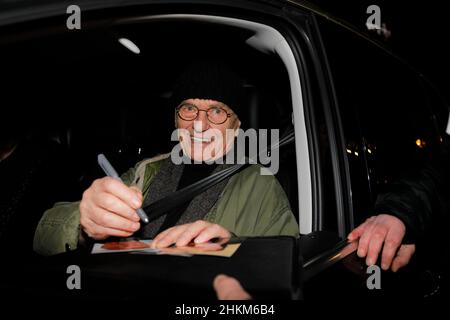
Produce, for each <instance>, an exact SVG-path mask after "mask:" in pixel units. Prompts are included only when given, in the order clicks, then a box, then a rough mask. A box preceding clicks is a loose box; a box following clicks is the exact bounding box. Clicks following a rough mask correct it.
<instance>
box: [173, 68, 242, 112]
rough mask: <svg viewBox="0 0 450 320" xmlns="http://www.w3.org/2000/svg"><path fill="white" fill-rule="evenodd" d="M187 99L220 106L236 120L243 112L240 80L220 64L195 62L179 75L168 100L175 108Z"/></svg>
mask: <svg viewBox="0 0 450 320" xmlns="http://www.w3.org/2000/svg"><path fill="white" fill-rule="evenodd" d="M187 99H210V100H216V101H219V102H222V103H224V104H226V105H227V106H228V107H230V108H231V109H232V110H233V112H234V113H235V114H237V115H238V117H240V116H243V113H244V110H245V106H244V105H243V104H244V103H243V101H244V89H243V83H242V80H241V79H240V78H239V76H238V75H237V74H236V73H235V72H233V71H232V70H231V69H230V68H229V67H228V66H227V65H226V64H225V63H223V62H222V61H216V60H204V61H197V62H194V63H192V64H190V65H189V66H188V67H187V68H186V69H185V70H184V71H183V73H182V74H181V75H180V76H179V78H178V79H177V81H176V83H175V86H174V91H173V93H172V97H171V99H170V100H171V104H172V106H173V107H174V108H176V107H178V105H179V104H180V103H181V102H182V101H184V100H187ZM240 118H241V117H240ZM241 119H242V118H241Z"/></svg>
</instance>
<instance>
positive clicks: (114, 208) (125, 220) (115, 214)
mask: <svg viewBox="0 0 450 320" xmlns="http://www.w3.org/2000/svg"><path fill="white" fill-rule="evenodd" d="M141 205H142V194H141V192H140V190H138V189H137V188H135V187H127V186H126V185H125V184H124V183H123V182H121V181H118V180H116V179H114V178H111V177H104V178H102V179H97V180H95V181H94V182H93V183H92V185H91V186H90V187H89V188H88V189H87V190H86V191H85V192H84V193H83V198H82V200H81V203H80V224H81V227H82V229H83V231H84V232H85V233H86V234H87V235H88V236H89V237H91V238H93V239H96V240H103V239H106V238H108V237H110V236H115V237H129V236H131V235H132V234H133V233H135V232H136V231H137V230H139V228H140V223H139V220H140V218H139V216H138V215H137V213H136V209H138V208H140V207H141Z"/></svg>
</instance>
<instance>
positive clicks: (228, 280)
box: [213, 274, 251, 300]
mask: <svg viewBox="0 0 450 320" xmlns="http://www.w3.org/2000/svg"><path fill="white" fill-rule="evenodd" d="M213 286H214V290H215V291H216V294H217V298H218V299H219V300H249V299H251V296H250V295H249V294H248V292H246V291H245V290H244V288H242V286H241V284H240V283H239V281H237V280H236V279H235V278H232V277H228V276H226V275H223V274H221V275H218V276H217V277H216V278H215V279H214V282H213Z"/></svg>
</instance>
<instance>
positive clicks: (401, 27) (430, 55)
mask: <svg viewBox="0 0 450 320" xmlns="http://www.w3.org/2000/svg"><path fill="white" fill-rule="evenodd" d="M311 2H312V3H314V4H316V5H317V6H319V7H321V8H323V9H324V10H326V11H328V12H330V13H331V14H333V15H335V16H337V17H339V18H342V19H343V20H345V21H348V22H349V23H350V24H352V25H354V26H355V27H357V28H358V29H363V30H364V29H365V24H366V22H367V19H368V18H369V16H370V14H367V13H366V10H367V7H368V6H370V5H378V6H379V7H380V9H381V22H382V23H385V24H386V27H387V29H388V30H390V32H391V36H390V38H388V39H387V40H385V39H383V38H382V37H381V36H378V35H376V32H373V31H372V33H373V34H374V35H375V36H376V37H377V38H378V39H379V40H381V41H382V42H383V43H384V44H385V45H387V46H388V47H389V48H390V49H392V51H393V52H395V53H396V54H398V55H399V56H400V57H402V58H403V59H405V60H406V61H407V62H409V63H410V64H411V65H413V66H414V67H416V68H417V69H418V70H419V71H421V72H422V73H423V74H424V75H425V76H426V77H428V78H429V79H430V80H431V81H432V82H433V83H434V84H436V85H437V87H438V88H439V89H440V92H441V93H442V94H443V95H444V97H445V98H446V101H447V103H448V102H449V101H450V90H449V88H450V77H449V73H450V62H449V60H450V46H449V43H448V40H449V36H450V26H449V24H448V16H449V14H450V10H447V9H446V8H447V7H448V6H446V5H445V3H446V2H445V1H436V0H431V1H426V2H425V1H421V2H411V1H404V0H396V1H392V0H391V1H373V0H372V1H368V0H341V1H330V0H314V1H311Z"/></svg>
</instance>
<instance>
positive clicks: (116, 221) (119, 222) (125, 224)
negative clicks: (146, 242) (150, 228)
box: [90, 207, 141, 233]
mask: <svg viewBox="0 0 450 320" xmlns="http://www.w3.org/2000/svg"><path fill="white" fill-rule="evenodd" d="M90 219H91V220H92V221H93V222H94V223H95V224H97V225H99V226H102V227H104V228H111V229H117V230H122V231H127V232H133V233H134V232H136V231H137V230H139V228H140V226H141V225H140V223H138V222H135V221H132V220H129V219H126V218H123V217H121V216H119V215H117V214H115V213H112V212H109V211H107V210H105V209H103V208H100V207H97V208H96V209H95V210H94V211H93V214H92V216H91V217H90Z"/></svg>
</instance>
